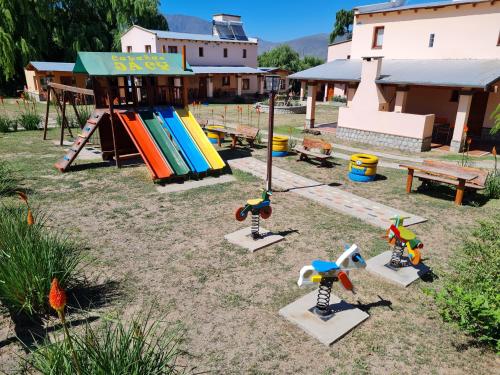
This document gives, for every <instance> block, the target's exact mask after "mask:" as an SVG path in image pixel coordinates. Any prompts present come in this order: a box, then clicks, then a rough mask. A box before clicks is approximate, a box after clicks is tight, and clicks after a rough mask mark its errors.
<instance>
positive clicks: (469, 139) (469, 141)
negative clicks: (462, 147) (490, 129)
mask: <svg viewBox="0 0 500 375" xmlns="http://www.w3.org/2000/svg"><path fill="white" fill-rule="evenodd" d="M471 143H472V138H471V137H469V138H467V144H468V145H470V144H471Z"/></svg>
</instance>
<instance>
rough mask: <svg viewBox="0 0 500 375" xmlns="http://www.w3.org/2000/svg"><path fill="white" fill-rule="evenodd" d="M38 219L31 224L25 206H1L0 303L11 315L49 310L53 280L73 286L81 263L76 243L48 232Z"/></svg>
mask: <svg viewBox="0 0 500 375" xmlns="http://www.w3.org/2000/svg"><path fill="white" fill-rule="evenodd" d="M37 219H38V220H37V222H36V223H35V224H33V225H29V224H28V222H27V213H26V210H25V209H24V207H23V208H20V207H12V206H0V302H1V303H2V305H3V306H5V307H6V308H7V309H8V310H9V311H10V312H11V314H12V313H15V314H22V315H24V316H27V317H37V316H40V315H41V314H45V313H47V312H49V311H50V310H49V306H48V301H47V295H48V293H49V290H50V283H51V281H52V279H53V278H55V277H57V278H58V279H59V281H60V283H61V285H63V287H65V288H67V287H72V286H74V285H75V284H76V282H77V274H78V272H79V265H80V263H81V261H82V255H81V252H80V250H79V249H78V248H77V247H76V245H75V244H74V243H73V242H71V241H70V240H69V239H68V238H66V237H65V236H63V235H61V234H58V233H52V232H48V231H47V229H46V228H45V227H44V220H43V219H41V218H40V217H38V218H37Z"/></svg>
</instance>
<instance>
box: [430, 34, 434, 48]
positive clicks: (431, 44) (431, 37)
mask: <svg viewBox="0 0 500 375" xmlns="http://www.w3.org/2000/svg"><path fill="white" fill-rule="evenodd" d="M432 47H434V34H431V35H429V48H432Z"/></svg>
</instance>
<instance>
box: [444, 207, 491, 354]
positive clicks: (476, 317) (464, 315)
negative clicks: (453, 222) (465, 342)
mask: <svg viewBox="0 0 500 375" xmlns="http://www.w3.org/2000/svg"><path fill="white" fill-rule="evenodd" d="M499 290H500V217H499V216H496V217H495V218H494V219H493V220H492V221H489V222H481V223H480V224H479V227H478V228H476V229H475V230H473V231H472V233H471V234H470V235H469V236H467V238H466V239H465V241H464V243H463V245H462V247H461V248H460V249H458V250H457V251H456V253H455V256H454V258H453V261H452V272H451V273H450V274H448V275H446V278H445V283H444V287H443V289H442V290H441V291H439V292H438V293H436V299H437V302H438V304H439V306H440V309H441V314H442V316H443V318H444V320H446V321H449V322H454V323H456V324H457V325H458V327H459V328H460V329H462V330H464V331H465V332H467V333H468V334H470V335H472V336H474V337H476V338H477V340H478V341H479V342H482V343H484V344H487V345H490V346H492V347H494V348H495V350H496V351H497V353H500V341H499V337H500V294H499V293H498V291H499Z"/></svg>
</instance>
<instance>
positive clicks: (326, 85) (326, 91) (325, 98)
mask: <svg viewBox="0 0 500 375" xmlns="http://www.w3.org/2000/svg"><path fill="white" fill-rule="evenodd" d="M327 101H328V83H325V93H324V95H323V102H324V103H326V102H327Z"/></svg>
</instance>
